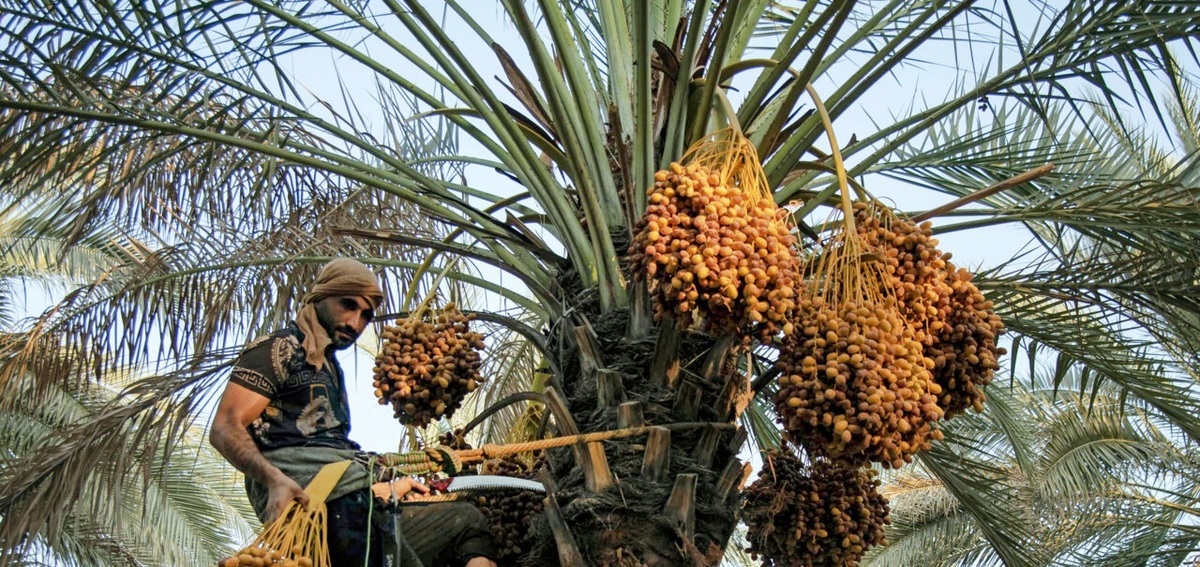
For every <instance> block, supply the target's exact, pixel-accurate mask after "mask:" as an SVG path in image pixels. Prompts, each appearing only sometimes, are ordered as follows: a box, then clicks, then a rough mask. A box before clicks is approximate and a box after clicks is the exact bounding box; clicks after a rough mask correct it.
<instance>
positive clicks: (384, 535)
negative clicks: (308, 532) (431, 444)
mask: <svg viewBox="0 0 1200 567" xmlns="http://www.w3.org/2000/svg"><path fill="white" fill-rule="evenodd" d="M371 498H372V496H371V493H370V491H367V490H362V491H358V492H354V493H351V494H348V495H346V496H343V497H341V498H338V499H337V500H332V501H329V502H327V503H326V504H325V505H326V507H327V509H328V510H329V516H328V518H329V520H328V521H329V536H328V542H329V561H330V564H331V565H333V567H360V566H362V567H389V566H391V567H457V566H460V565H464V564H465V563H466V562H467V560H468V559H471V558H472V557H477V556H483V557H494V552H493V549H492V539H491V533H490V532H489V531H488V527H487V522H486V521H485V519H484V517H483V514H482V513H481V512H480V511H479V509H477V508H475V506H473V505H471V504H469V503H467V502H438V503H432V504H405V505H403V506H402V507H401V513H400V529H399V537H397V532H396V530H395V529H394V528H393V527H394V526H395V522H394V516H393V514H391V513H388V512H386V511H385V510H384V509H383V505H382V504H381V503H380V502H379V501H378V500H376V501H375V503H374V514H368V513H367V510H368V505H369V503H370V499H371ZM368 516H370V517H371V518H372V520H371V521H370V522H369V524H370V527H369V531H368ZM368 534H369V539H370V541H369V542H368ZM397 542H398V543H399V549H397Z"/></svg>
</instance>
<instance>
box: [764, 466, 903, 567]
mask: <svg viewBox="0 0 1200 567" xmlns="http://www.w3.org/2000/svg"><path fill="white" fill-rule="evenodd" d="M743 494H744V495H745V503H744V504H743V506H742V520H743V521H744V522H745V523H746V526H747V540H748V541H749V543H750V547H749V548H748V549H747V551H748V552H749V553H750V554H751V556H752V557H754V558H756V559H761V560H762V564H763V565H765V566H767V567H773V566H775V565H780V566H787V567H816V566H830V567H833V566H838V567H841V566H850V567H852V566H854V565H857V564H858V560H859V559H861V558H862V556H863V554H864V553H865V552H866V551H867V549H869V548H871V547H874V546H878V545H887V539H886V537H885V531H884V530H885V529H886V528H885V526H886V525H887V524H889V523H891V521H890V520H889V519H888V502H887V499H886V498H884V497H883V496H881V495H880V494H879V480H878V479H877V478H876V472H875V471H874V470H871V469H865V468H857V467H853V466H850V465H846V464H843V463H837V462H834V461H830V460H828V459H816V460H814V461H813V462H812V466H805V463H804V461H803V460H801V459H800V457H798V456H796V455H795V454H793V453H792V452H791V451H789V450H786V449H784V450H772V451H768V452H767V453H766V454H765V455H764V466H763V470H762V471H761V472H760V474H759V476H758V479H757V480H755V481H754V482H753V483H752V484H751V485H750V486H749V487H748V488H747V489H746V490H745V492H744V493H743Z"/></svg>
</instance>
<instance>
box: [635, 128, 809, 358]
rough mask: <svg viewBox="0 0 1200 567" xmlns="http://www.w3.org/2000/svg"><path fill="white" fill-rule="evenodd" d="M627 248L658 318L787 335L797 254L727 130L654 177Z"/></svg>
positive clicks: (736, 138)
mask: <svg viewBox="0 0 1200 567" xmlns="http://www.w3.org/2000/svg"><path fill="white" fill-rule="evenodd" d="M648 195H649V199H648V200H649V205H648V207H647V209H646V213H645V215H644V216H643V217H642V218H641V219H640V220H639V221H638V223H637V225H636V226H635V227H634V236H633V240H632V243H631V244H630V247H629V255H630V262H631V265H632V272H633V276H634V278H635V279H639V280H645V281H646V282H647V287H648V289H649V290H650V293H651V295H652V296H653V298H654V308H655V315H656V317H657V318H658V319H659V320H662V319H663V318H665V317H673V318H675V320H676V321H677V322H678V324H679V325H680V326H681V327H682V328H692V329H700V330H702V331H704V332H707V333H709V334H712V335H716V336H722V335H733V334H738V335H744V336H749V335H753V334H758V335H759V336H761V337H764V338H765V337H769V336H771V335H774V334H777V333H779V332H780V331H783V332H790V331H791V330H792V327H791V326H790V325H788V320H789V318H790V317H789V316H790V314H791V312H792V309H793V308H794V306H795V298H794V294H795V282H794V280H795V278H796V277H797V266H798V260H797V254H796V250H795V237H794V236H793V235H792V233H791V229H790V227H789V225H788V222H787V220H786V219H787V214H786V211H785V210H781V209H780V208H779V207H777V206H776V205H775V202H774V200H773V199H772V197H771V190H770V186H769V185H768V182H767V178H766V175H765V174H764V173H763V170H762V164H761V163H760V162H759V159H758V154H757V152H756V150H755V149H754V145H753V144H752V143H750V141H749V140H747V139H746V137H745V136H744V135H742V134H741V133H740V132H739V131H737V130H735V129H725V130H721V131H718V132H716V133H714V134H712V135H710V136H708V137H706V138H704V139H702V140H700V141H699V142H697V143H695V144H694V145H692V147H691V148H689V149H688V151H687V152H686V153H685V154H684V156H683V157H682V158H681V159H680V161H679V162H676V163H672V164H671V165H670V167H669V168H668V169H664V170H661V171H658V172H657V173H655V174H654V186H653V187H651V188H650V189H649V190H648Z"/></svg>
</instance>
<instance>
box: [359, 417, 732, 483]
mask: <svg viewBox="0 0 1200 567" xmlns="http://www.w3.org/2000/svg"><path fill="white" fill-rule="evenodd" d="M659 427H662V428H665V429H669V430H686V429H697V428H700V427H715V428H717V429H734V428H736V427H737V426H736V425H734V424H732V423H706V422H698V423H672V424H668V425H644V426H641V427H628V428H625V429H613V430H610V431H596V432H593V433H581V434H579V435H565V436H562V437H549V438H546V439H539V440H537V441H525V442H522V443H503V444H491V443H489V444H487V445H484V446H483V447H481V448H479V449H461V450H451V449H447V448H445V447H435V448H432V449H426V450H425V451H418V452H414V453H384V454H381V455H379V456H378V461H379V464H380V465H382V466H383V467H384V468H385V469H387V473H389V474H391V475H393V476H395V475H420V474H432V473H436V472H445V473H447V474H450V475H454V474H457V473H458V471H460V470H462V467H463V465H465V464H473V463H477V462H480V461H483V460H484V459H495V458H497V457H504V456H508V455H516V454H519V453H528V452H530V451H541V450H545V449H553V448H556V447H566V446H568V445H579V444H583V443H595V442H598V441H609V440H612V439H624V438H626V437H637V436H639V435H646V434H648V433H650V432H651V431H653V430H654V429H656V428H659Z"/></svg>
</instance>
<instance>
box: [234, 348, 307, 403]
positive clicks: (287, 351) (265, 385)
mask: <svg viewBox="0 0 1200 567" xmlns="http://www.w3.org/2000/svg"><path fill="white" fill-rule="evenodd" d="M295 345H296V341H295V340H294V339H292V338H290V337H274V336H267V337H261V338H259V339H256V340H254V342H251V343H250V345H249V346H247V347H246V350H244V351H242V354H241V356H238V359H237V360H236V361H234V363H233V373H232V374H231V375H230V377H229V381H230V382H233V383H234V384H237V385H239V386H242V387H245V388H247V389H249V390H251V391H253V392H255V393H257V394H261V395H263V396H266V397H268V398H270V397H273V396H274V395H275V392H276V391H277V389H278V386H279V384H281V383H282V382H283V380H284V376H285V374H286V372H287V371H286V369H285V363H286V361H287V360H288V359H289V358H290V357H291V355H292V353H293V351H294V350H295Z"/></svg>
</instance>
